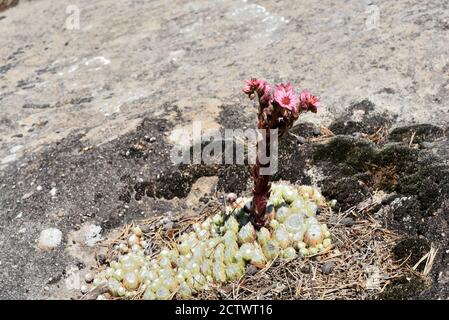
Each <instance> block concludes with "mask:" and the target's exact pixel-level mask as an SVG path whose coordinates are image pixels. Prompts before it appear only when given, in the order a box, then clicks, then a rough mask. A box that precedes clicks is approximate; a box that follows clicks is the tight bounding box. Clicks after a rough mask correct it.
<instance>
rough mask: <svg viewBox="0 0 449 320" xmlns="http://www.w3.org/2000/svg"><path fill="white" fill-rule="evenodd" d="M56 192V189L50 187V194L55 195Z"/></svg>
mask: <svg viewBox="0 0 449 320" xmlns="http://www.w3.org/2000/svg"><path fill="white" fill-rule="evenodd" d="M56 192H58V189H56V188H52V189H51V190H50V195H51V196H52V197H54V196H56Z"/></svg>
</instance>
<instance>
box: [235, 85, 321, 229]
mask: <svg viewBox="0 0 449 320" xmlns="http://www.w3.org/2000/svg"><path fill="white" fill-rule="evenodd" d="M243 92H244V93H245V94H247V95H248V97H249V98H250V99H254V98H256V97H257V98H258V102H259V104H258V113H257V115H258V123H257V127H258V128H259V129H278V135H279V136H282V135H283V134H284V133H285V132H287V130H288V129H290V128H291V127H292V126H293V123H294V122H295V121H296V120H297V119H298V117H299V114H300V113H301V112H306V111H312V112H317V109H318V106H319V104H320V102H319V100H318V98H317V97H315V96H314V95H312V94H311V93H310V92H309V91H307V90H305V91H303V92H301V93H300V95H299V96H298V95H297V94H296V93H295V90H294V88H293V86H292V85H291V83H290V82H289V83H280V84H278V85H276V87H275V89H274V93H273V95H272V93H271V86H270V85H268V84H267V82H266V81H265V80H262V79H255V78H253V79H250V80H246V85H245V87H244V88H243ZM264 139H265V142H266V143H265V148H266V150H265V151H267V153H266V154H269V150H270V139H269V138H267V137H265V138H264ZM257 144H258V146H259V141H258V142H257ZM261 166H262V165H261V163H260V161H259V153H258V154H257V159H256V164H255V165H254V167H253V169H252V171H251V173H252V176H253V179H254V188H253V201H252V204H251V216H252V218H253V219H254V222H255V224H256V226H258V227H262V226H264V225H265V224H266V223H267V221H268V216H267V199H268V198H269V196H270V182H269V176H267V175H261V174H260V172H259V171H260V170H259V169H260V168H261ZM265 166H266V165H265Z"/></svg>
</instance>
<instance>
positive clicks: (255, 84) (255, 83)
mask: <svg viewBox="0 0 449 320" xmlns="http://www.w3.org/2000/svg"><path fill="white" fill-rule="evenodd" d="M245 83H246V85H245V87H244V88H243V90H242V91H243V92H244V93H246V94H247V95H252V94H253V93H254V92H257V95H258V96H259V99H260V100H261V101H263V102H265V103H269V102H270V101H271V87H270V86H269V85H268V84H267V82H266V81H265V80H263V79H256V78H252V79H250V80H245Z"/></svg>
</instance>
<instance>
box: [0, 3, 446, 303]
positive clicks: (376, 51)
mask: <svg viewBox="0 0 449 320" xmlns="http://www.w3.org/2000/svg"><path fill="white" fill-rule="evenodd" d="M373 5H374V6H375V7H373ZM448 5H449V4H448V2H447V1H440V0H431V1H426V2H422V1H405V0H400V1H394V2H391V1H386V0H382V1H373V2H369V1H360V0H350V1H346V2H344V3H342V2H341V1H319V0H309V1H301V2H298V1H291V2H290V4H289V5H288V4H287V5H286V4H285V3H280V2H275V1H271V0H266V1H250V0H248V1H245V0H221V1H214V2H210V1H205V0H199V1H192V2H186V1H175V2H171V3H170V5H169V4H168V2H166V1H135V0H129V1H117V2H111V1H106V0H100V1H95V2H93V1H87V0H79V1H69V0H61V1H56V2H55V1H51V0H39V1H20V2H19V3H18V5H16V6H14V7H10V8H8V9H7V10H5V11H2V12H0V34H1V37H0V109H1V113H0V266H1V267H0V287H2V289H3V290H2V291H1V292H0V298H3V299H12V298H26V299H33V298H71V297H79V295H80V293H79V288H80V286H81V285H82V281H81V280H80V279H83V276H84V274H85V273H86V272H87V271H88V269H89V268H88V266H89V265H92V261H95V259H97V261H100V263H104V257H102V256H101V254H100V255H98V254H97V256H96V255H95V250H93V249H92V248H91V247H90V246H89V245H88V244H86V240H88V239H87V238H88V237H86V236H85V233H84V230H90V229H89V226H91V225H95V226H99V227H101V234H97V236H98V237H99V238H100V237H104V236H105V235H107V234H108V233H110V232H113V231H114V230H115V229H116V228H119V227H121V226H122V225H123V224H124V223H126V222H130V221H132V220H136V219H140V218H145V217H148V216H151V215H154V214H162V215H165V216H170V215H172V214H179V213H187V212H188V211H189V210H192V208H190V207H189V206H188V205H187V203H186V199H189V201H192V199H193V198H196V197H199V196H200V195H198V194H197V193H198V192H197V190H209V191H205V192H207V194H204V195H202V196H201V199H202V200H203V201H205V202H207V199H210V198H214V197H217V196H219V195H221V194H222V192H236V193H239V192H243V191H244V190H247V188H248V186H249V182H250V181H249V174H248V171H247V167H246V166H236V165H227V166H210V165H207V166H206V165H198V166H188V165H184V166H174V165H173V164H171V163H170V161H169V155H170V151H171V149H172V146H173V143H178V142H180V141H178V140H177V137H176V135H175V134H174V131H173V130H174V129H179V128H183V127H188V126H190V123H191V121H192V120H194V119H196V120H201V121H202V126H203V128H206V129H213V130H221V129H223V128H240V127H243V126H251V119H252V118H253V116H252V112H253V110H252V106H251V104H250V103H248V101H246V98H245V97H244V96H243V95H241V94H240V93H239V92H240V89H241V84H242V82H241V81H242V79H245V78H248V77H250V76H253V75H255V76H266V77H268V80H270V81H281V80H288V81H292V82H293V83H299V84H300V85H301V87H303V88H308V89H310V90H311V91H313V92H314V93H316V94H317V95H318V96H320V98H321V100H322V104H323V106H324V108H322V110H320V112H319V114H318V115H306V116H305V117H304V118H302V119H301V121H300V122H301V123H300V124H299V125H298V126H297V127H295V128H294V129H293V133H294V134H296V135H297V136H300V138H301V139H296V138H294V137H292V136H289V137H287V139H286V140H284V141H283V142H282V144H281V153H280V157H281V160H280V162H282V163H285V166H283V167H281V168H280V169H281V170H280V171H279V172H278V174H277V175H276V176H275V177H274V179H286V180H289V181H293V182H296V181H298V182H300V183H307V184H308V183H316V184H318V185H319V186H321V187H322V188H323V192H324V193H325V194H326V196H327V197H329V198H335V199H337V200H338V201H339V202H338V205H339V208H341V209H342V210H345V209H347V208H350V207H352V206H355V205H357V204H359V203H361V202H363V201H364V200H366V199H367V198H369V197H370V195H371V194H373V193H374V192H375V191H376V190H382V191H383V192H385V193H386V194H387V195H388V196H387V197H386V198H385V200H384V201H383V202H382V203H381V204H379V205H378V206H377V207H375V208H373V209H372V210H373V212H372V214H373V216H375V217H376V219H379V221H382V222H383V223H384V224H385V225H387V226H388V227H391V228H393V229H396V230H399V231H400V232H401V233H403V234H404V236H407V237H408V238H410V237H411V238H412V239H414V240H413V241H409V242H407V243H408V244H418V249H416V250H415V249H414V246H411V248H412V249H410V248H409V247H408V246H407V245H404V243H403V244H402V246H401V247H399V249H398V250H397V254H398V258H400V257H403V255H404V254H407V252H414V253H415V252H420V253H421V252H424V251H426V248H428V247H427V246H430V244H433V245H434V246H436V247H438V248H439V251H438V254H437V257H436V260H435V264H434V268H433V269H432V272H431V275H430V277H431V284H430V285H429V286H424V285H422V284H421V282H419V281H414V282H413V283H410V281H408V282H407V280H401V281H397V285H396V286H394V285H392V287H391V289H390V290H389V291H388V292H387V293H388V295H386V297H392V298H410V297H432V298H448V296H449V289H448V283H449V281H448V278H449V277H448V276H447V275H448V274H449V270H448V267H447V265H448V263H449V261H448V259H449V257H448V255H447V253H446V251H447V250H448V249H449V248H447V245H448V239H447V236H448V235H449V230H448V222H447V220H448V217H449V204H448V203H447V200H446V199H448V198H449V191H448V189H449V182H448V177H449V174H448V172H449V169H448V164H447V161H448V158H449V156H448V154H449V152H448V148H449V146H448V128H447V123H448V120H449V105H448V103H447V101H448V97H449V87H448V81H449V79H448V76H449V73H448V72H449V64H448V62H447V58H446V56H447V49H448V47H447V43H449V42H448V36H449V35H448V32H449V22H448V19H449V16H448V13H449V10H448ZM376 8H377V9H378V10H379V14H380V19H379V20H378V23H374V25H373V24H370V23H368V22H369V21H372V20H371V18H373V12H375V11H376ZM77 9H79V14H80V15H79V17H80V21H79V22H80V24H79V28H77V27H75V28H72V26H73V25H72V24H71V23H72V22H73V18H74V17H75V18H76V13H77ZM74 14H75V16H74ZM36 17H39V18H36ZM374 17H375V16H374ZM373 26H374V27H373ZM312 122H313V123H312ZM316 124H323V125H326V126H328V127H329V128H330V129H331V130H332V131H334V133H335V134H337V136H335V137H334V138H332V139H331V140H330V141H327V142H326V143H317V142H314V141H313V139H312V138H313V136H314V135H313V132H314V131H316V130H314V128H316ZM204 177H217V178H216V179H212V180H213V181H216V185H214V186H213V188H203V187H201V186H194V184H195V183H198V181H199V182H200V183H201V181H207V183H209V182H210V181H212V180H208V179H201V178H204ZM191 190H193V192H192V193H191ZM210 190H212V191H210ZM189 195H190V197H189ZM193 195H194V196H193ZM190 203H191V202H190ZM48 226H54V227H56V228H58V229H59V230H61V232H62V233H63V234H64V235H67V238H64V240H63V241H62V243H61V245H59V246H58V247H56V248H55V249H53V250H51V251H42V250H38V249H37V245H36V240H37V239H38V238H39V234H40V232H41V231H42V230H43V229H45V228H48ZM23 230H25V232H22V231H23ZM96 230H100V229H99V228H98V227H96ZM416 239H421V240H422V241H418V240H416ZM407 243H406V244H407ZM423 243H425V244H423ZM410 250H411V251H410ZM404 252H405V253H404ZM418 256H419V254H416V257H417V258H418ZM46 287H48V288H49V290H45V288H46Z"/></svg>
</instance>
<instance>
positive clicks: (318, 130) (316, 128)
mask: <svg viewBox="0 0 449 320" xmlns="http://www.w3.org/2000/svg"><path fill="white" fill-rule="evenodd" d="M313 134H314V135H315V136H319V135H320V134H321V129H320V128H319V127H316V126H315V127H314V128H313Z"/></svg>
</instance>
